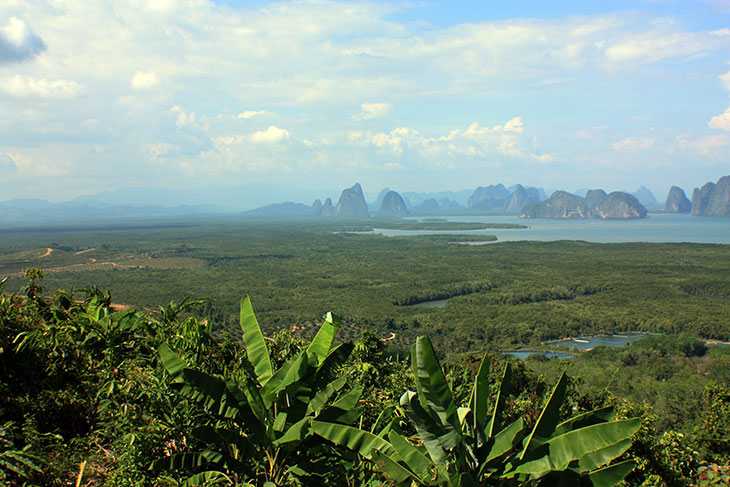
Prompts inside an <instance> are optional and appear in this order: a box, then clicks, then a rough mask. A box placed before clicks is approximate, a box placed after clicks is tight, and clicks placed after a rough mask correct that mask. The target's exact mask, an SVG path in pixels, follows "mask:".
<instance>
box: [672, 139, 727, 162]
mask: <svg viewBox="0 0 730 487" xmlns="http://www.w3.org/2000/svg"><path fill="white" fill-rule="evenodd" d="M677 145H678V146H679V148H680V149H683V150H686V151H689V152H693V153H695V154H699V155H702V156H708V157H720V158H723V159H725V158H727V147H728V146H730V135H726V134H721V135H708V136H706V137H700V138H699V139H697V140H691V139H690V138H689V137H687V136H686V135H680V136H678V137H677Z"/></svg>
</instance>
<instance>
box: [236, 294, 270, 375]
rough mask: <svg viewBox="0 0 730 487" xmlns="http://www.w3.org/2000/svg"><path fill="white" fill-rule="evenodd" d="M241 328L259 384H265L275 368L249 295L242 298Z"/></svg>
mask: <svg viewBox="0 0 730 487" xmlns="http://www.w3.org/2000/svg"><path fill="white" fill-rule="evenodd" d="M241 329H242V330H243V342H244V343H245V344H246V355H247V356H248V360H249V361H250V362H251V364H252V365H253V368H254V371H255V372H256V378H257V380H258V381H259V384H261V385H262V386H264V385H266V383H267V382H268V381H269V379H270V378H271V376H272V375H273V369H272V367H271V358H269V349H268V347H267V346H266V340H265V339H264V334H263V333H261V327H259V322H258V321H257V320H256V315H254V313H253V306H251V299H250V298H249V297H248V295H246V296H244V297H243V299H241Z"/></svg>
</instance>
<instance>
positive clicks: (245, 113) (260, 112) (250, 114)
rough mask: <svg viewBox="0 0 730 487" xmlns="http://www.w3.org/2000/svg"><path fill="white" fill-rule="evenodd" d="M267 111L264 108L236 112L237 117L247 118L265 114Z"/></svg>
mask: <svg viewBox="0 0 730 487" xmlns="http://www.w3.org/2000/svg"><path fill="white" fill-rule="evenodd" d="M267 113H269V112H267V111H266V110H244V111H242V112H241V113H239V114H238V118H244V119H249V118H253V117H258V116H259V115H266V114H267Z"/></svg>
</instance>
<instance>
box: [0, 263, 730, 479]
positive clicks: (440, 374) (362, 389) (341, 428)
mask: <svg viewBox="0 0 730 487" xmlns="http://www.w3.org/2000/svg"><path fill="white" fill-rule="evenodd" d="M43 284H44V282H43V272H42V271H40V270H30V271H28V272H27V273H26V284H25V285H24V286H23V293H24V295H25V297H22V296H17V295H13V294H7V293H6V292H5V291H4V289H2V287H0V364H1V365H2V368H0V384H1V387H2V388H1V389H0V404H1V405H2V409H0V423H1V424H2V427H1V428H0V478H2V479H3V480H4V481H5V482H6V483H9V484H10V485H68V484H72V485H73V484H75V485H109V486H112V485H113V486H119V485H129V486H131V485H171V486H172V485H240V486H247V485H264V486H267V487H269V486H274V485H281V486H290V485H291V486H295V485H305V486H308V485H312V486H314V485H337V486H339V485H343V486H344V485H371V486H380V485H394V484H395V485H404V486H405V485H433V486H455V485H462V486H467V485H506V486H513V485H556V484H558V483H561V484H564V485H579V484H580V485H596V486H609V485H615V484H616V483H617V482H619V481H621V479H625V482H626V483H627V484H628V485H717V484H716V483H713V479H718V478H719V479H722V478H723V477H722V476H723V475H726V473H727V471H728V468H729V467H728V463H729V462H730V445H729V440H730V421H729V415H728V413H729V412H730V389H729V388H728V387H729V386H730V384H728V379H729V377H728V376H727V370H728V367H727V365H728V363H729V361H730V354H728V353H724V350H720V349H717V350H713V351H712V352H709V353H708V351H707V347H706V346H705V345H704V344H703V343H702V342H700V341H697V340H694V339H688V338H677V337H663V338H654V339H653V340H652V339H647V340H645V341H644V342H643V343H642V342H637V344H636V345H634V346H632V347H631V348H630V349H627V350H626V351H624V352H619V353H616V351H614V350H599V349H597V350H596V351H593V352H589V353H588V354H586V355H584V356H582V357H581V358H580V361H576V362H575V363H572V364H571V368H572V370H575V371H576V372H579V373H580V374H581V376H573V377H572V378H571V374H568V375H565V374H564V372H563V369H565V367H566V366H568V362H560V361H556V360H544V359H539V360H538V359H530V360H528V361H527V362H519V361H516V360H514V359H509V358H506V357H504V356H501V355H498V354H497V355H495V354H486V355H485V354H483V353H476V352H473V353H469V354H460V355H450V356H448V357H447V358H446V359H445V360H444V359H442V360H439V359H438V358H437V351H436V350H435V349H434V348H433V347H432V346H431V343H430V340H428V338H427V337H419V338H418V339H417V340H415V343H414V346H413V348H412V350H411V353H410V359H409V360H402V359H398V358H394V357H389V356H388V355H387V354H386V352H385V344H384V342H383V341H381V340H379V339H378V338H377V337H376V336H375V335H373V334H372V333H371V332H369V331H368V330H364V331H363V332H362V333H361V335H360V337H359V338H358V340H356V341H355V342H354V343H353V342H349V341H346V342H344V343H341V344H338V343H337V341H336V340H335V338H336V337H337V332H338V330H339V328H340V319H339V318H338V317H337V316H335V315H333V314H331V313H328V314H327V315H326V316H325V318H324V320H322V321H320V322H319V323H320V324H318V325H317V334H316V336H315V337H314V338H313V339H312V340H303V339H298V338H296V337H294V336H292V334H291V333H290V332H281V333H278V334H276V335H274V336H273V337H271V338H268V339H267V338H266V337H265V336H264V335H263V334H262V332H261V329H260V325H259V323H258V320H257V318H256V315H255V314H254V312H253V307H252V303H251V300H250V299H249V298H248V297H244V299H242V300H240V303H239V305H240V309H239V320H240V323H239V326H240V329H241V331H242V335H243V339H242V340H233V339H231V338H230V337H229V336H227V335H226V336H222V337H218V338H216V337H215V336H214V335H213V334H212V329H211V323H210V322H208V321H207V320H205V319H203V318H201V317H199V316H198V315H197V312H199V311H201V310H202V309H204V302H203V301H201V300H189V299H188V300H185V301H183V302H182V303H180V304H175V303H170V304H169V305H166V306H164V307H159V308H158V311H140V310H133V309H132V310H126V311H125V310H123V311H117V310H115V309H114V307H113V305H111V301H112V299H111V298H112V297H111V295H109V294H108V293H107V292H103V291H100V290H99V289H96V288H93V289H89V290H87V291H86V292H83V293H80V294H73V293H69V292H65V291H56V292H55V293H54V294H53V295H52V297H50V298H46V297H44V290H43ZM639 344H641V345H639ZM660 358H661V359H662V360H658V359H660ZM617 361H618V362H622V363H623V364H625V365H626V366H627V367H628V368H629V369H630V372H627V373H628V374H630V376H631V378H632V380H631V381H629V382H624V380H623V378H619V380H618V381H616V380H615V379H616V377H615V373H614V374H613V375H611V374H612V372H611V369H612V368H613V367H614V364H615V363H617ZM636 365H639V366H638V367H634V366H636ZM700 365H701V366H700ZM533 368H535V370H536V371H537V372H534V371H533ZM680 377H681V378H680ZM674 378H676V379H677V380H674ZM660 379H661V380H662V381H663V380H666V379H670V380H674V381H673V382H672V386H673V387H675V388H676V389H675V390H674V391H673V394H668V392H670V391H668V390H667V389H662V388H660V387H659V386H658V384H659V382H658V381H659V380H660ZM627 384H635V385H637V386H638V387H636V390H631V389H630V388H629V389H627V388H626V385H627ZM650 390H655V391H657V393H658V394H659V396H660V397H662V398H664V400H666V401H670V402H672V401H675V403H676V401H678V400H680V401H684V402H683V403H682V404H681V410H682V411H683V412H684V414H682V415H681V416H680V417H676V418H668V417H665V416H663V415H664V414H665V410H664V409H661V408H659V407H656V408H655V407H653V406H652V405H651V404H652V403H651V402H649V401H646V400H645V399H644V398H643V397H642V396H641V393H644V392H647V391H650ZM682 395H685V396H688V397H682V398H681V399H680V398H679V396H682ZM457 405H462V406H463V407H461V408H459V409H458V411H457ZM690 408H691V409H690ZM690 411H691V412H690Z"/></svg>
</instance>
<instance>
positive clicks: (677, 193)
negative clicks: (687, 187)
mask: <svg viewBox="0 0 730 487" xmlns="http://www.w3.org/2000/svg"><path fill="white" fill-rule="evenodd" d="M664 211H666V212H667V213H689V212H690V211H692V202H691V201H690V200H689V198H687V195H686V194H684V190H683V189H682V188H680V187H679V186H672V188H671V189H670V190H669V193H668V194H667V201H666V202H665V203H664Z"/></svg>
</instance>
